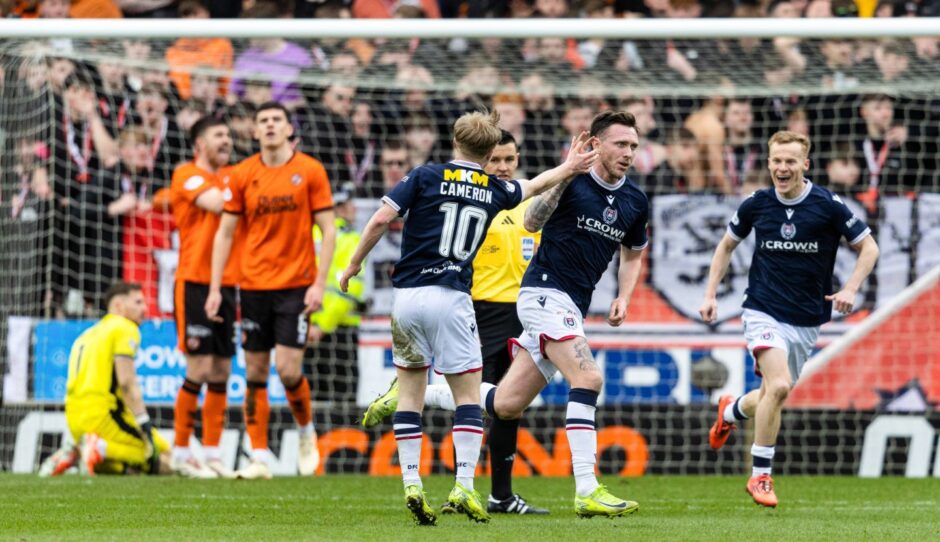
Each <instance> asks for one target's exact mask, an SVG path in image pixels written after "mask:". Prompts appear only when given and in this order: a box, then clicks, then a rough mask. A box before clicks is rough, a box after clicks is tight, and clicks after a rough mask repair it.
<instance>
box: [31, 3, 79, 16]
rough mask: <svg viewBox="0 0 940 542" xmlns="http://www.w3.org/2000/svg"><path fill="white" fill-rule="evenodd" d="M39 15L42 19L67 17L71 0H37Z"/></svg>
mask: <svg viewBox="0 0 940 542" xmlns="http://www.w3.org/2000/svg"><path fill="white" fill-rule="evenodd" d="M38 5H39V16H40V17H41V18H43V19H67V18H68V17H69V8H70V7H71V6H72V1H71V0H39V2H38Z"/></svg>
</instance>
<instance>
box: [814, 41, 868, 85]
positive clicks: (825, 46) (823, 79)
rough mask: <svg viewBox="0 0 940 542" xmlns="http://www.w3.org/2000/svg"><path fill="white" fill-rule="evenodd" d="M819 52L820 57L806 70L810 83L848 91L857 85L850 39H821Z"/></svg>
mask: <svg viewBox="0 0 940 542" xmlns="http://www.w3.org/2000/svg"><path fill="white" fill-rule="evenodd" d="M819 54H820V55H821V57H822V58H821V59H817V60H816V61H814V62H812V64H811V66H812V69H811V70H808V71H807V78H808V79H809V82H810V83H811V84H819V85H820V86H822V87H823V88H824V89H827V90H835V91H839V92H845V91H850V90H852V89H853V88H855V87H857V86H858V85H859V80H858V78H857V77H855V76H854V75H853V73H854V71H855V70H854V68H855V57H854V56H853V51H852V42H851V41H850V40H847V39H842V38H833V39H827V40H823V41H822V43H820V44H819Z"/></svg>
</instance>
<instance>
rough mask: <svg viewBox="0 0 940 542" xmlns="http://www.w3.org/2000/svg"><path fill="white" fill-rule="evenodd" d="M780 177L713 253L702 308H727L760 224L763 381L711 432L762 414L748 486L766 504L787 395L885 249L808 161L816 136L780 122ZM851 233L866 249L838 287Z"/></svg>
mask: <svg viewBox="0 0 940 542" xmlns="http://www.w3.org/2000/svg"><path fill="white" fill-rule="evenodd" d="M768 148H769V152H770V155H769V158H768V167H769V169H770V176H771V178H772V180H773V187H771V188H767V189H764V190H758V191H757V192H754V193H753V194H751V195H750V196H749V197H748V198H747V199H745V200H744V202H743V203H741V206H740V207H739V208H738V210H737V212H736V213H735V214H734V216H733V217H732V218H731V223H730V224H728V231H727V232H726V233H725V235H724V237H723V238H722V240H721V242H720V243H719V244H718V247H717V248H716V249H715V256H714V257H713V258H712V264H711V269H710V271H709V275H708V285H707V287H706V289H705V299H704V301H703V302H702V307H701V309H699V313H700V314H701V316H702V319H703V320H705V321H706V322H714V321H715V320H716V319H717V317H718V302H717V300H716V292H717V289H718V284H719V283H720V282H721V280H722V278H723V277H724V276H725V273H726V272H727V270H728V265H729V263H730V261H731V254H732V252H734V249H735V248H736V247H737V246H738V243H740V242H741V240H743V239H744V238H745V237H747V236H748V235H749V234H750V233H751V230H753V231H754V235H755V237H756V241H757V242H756V249H755V251H754V257H753V260H752V261H751V269H750V272H749V274H748V288H747V291H746V293H745V297H744V314H743V321H744V337H745V339H747V347H748V350H750V352H751V355H752V356H753V357H754V360H755V367H754V369H755V371H757V373H758V374H759V375H761V376H762V378H763V379H762V381H761V387H760V388H759V389H757V390H753V391H751V392H749V393H747V394H745V395H742V396H741V397H738V398H734V397H732V396H730V395H727V396H724V397H722V398H721V399H720V400H719V402H718V419H717V420H716V421H715V424H714V425H712V427H711V430H710V431H709V433H708V441H709V444H710V445H711V447H712V448H714V449H716V450H717V449H719V448H721V447H722V446H724V444H725V441H727V439H728V435H729V434H730V433H731V430H732V429H734V428H735V422H737V421H739V420H745V419H747V418H751V417H753V418H754V444H753V446H751V456H752V458H753V470H752V475H751V478H750V480H749V481H748V483H747V491H748V493H750V494H751V496H752V497H753V498H754V501H755V502H756V503H757V504H760V505H763V506H769V507H775V506H777V496H776V494H775V493H774V481H773V478H772V477H771V469H772V465H773V457H774V445H775V444H776V442H777V433H778V432H779V430H780V412H781V410H782V409H783V403H784V401H785V400H786V398H787V395H788V394H789V392H790V388H792V387H793V385H794V384H795V383H796V381H797V380H798V379H799V377H800V373H801V372H802V370H803V366H804V364H805V363H806V360H807V359H808V358H809V356H810V355H811V354H812V352H813V348H814V346H815V345H816V337H817V336H818V334H819V326H820V325H822V324H824V323H826V322H828V321H829V319H830V317H831V314H832V309H833V308H835V310H837V311H839V312H841V313H843V314H846V313H849V312H851V311H852V308H853V306H854V304H855V296H856V294H857V292H858V289H859V287H860V286H861V284H862V282H863V281H864V280H865V278H866V277H867V276H868V274H869V273H871V270H872V268H873V267H874V265H875V261H876V260H877V259H878V245H877V244H876V243H875V240H874V238H873V237H872V235H871V230H869V229H868V226H866V225H865V223H864V222H863V221H862V220H860V219H859V218H858V217H856V216H855V215H853V214H852V212H851V211H850V210H849V209H848V207H846V206H845V204H844V203H843V202H842V200H841V199H839V197H838V196H836V195H834V194H832V193H831V192H829V191H828V190H826V189H825V188H821V187H819V186H816V185H814V184H813V183H812V182H810V180H809V179H807V178H805V177H804V176H803V174H804V173H805V172H806V170H807V169H809V151H810V142H809V139H808V138H807V137H806V136H803V135H801V134H797V133H795V132H786V131H783V132H777V133H776V134H774V135H773V136H772V137H771V138H770V141H769V143H768ZM842 237H845V238H846V240H848V242H849V244H850V245H851V246H852V248H853V249H854V250H855V251H857V252H858V261H857V262H856V265H855V270H854V271H853V272H852V276H851V277H850V278H849V280H848V281H847V282H846V284H845V285H844V286H843V287H842V289H841V290H839V291H838V292H835V293H832V272H833V269H834V266H835V261H836V251H837V250H838V248H839V241H840V239H841V238H842Z"/></svg>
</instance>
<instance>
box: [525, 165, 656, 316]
mask: <svg viewBox="0 0 940 542" xmlns="http://www.w3.org/2000/svg"><path fill="white" fill-rule="evenodd" d="M648 219H649V200H647V198H646V194H644V193H643V191H642V190H640V188H639V187H637V185H635V184H633V181H631V180H630V179H628V178H627V177H623V178H621V179H620V180H619V181H618V182H617V183H616V184H608V183H606V182H604V181H603V180H601V179H600V178H599V177H597V176H596V174H595V173H594V171H593V170H592V171H590V172H589V173H585V174H582V175H578V176H577V177H575V178H574V179H573V180H572V181H571V184H570V185H568V188H566V189H565V192H564V193H563V194H562V196H561V199H560V200H559V201H558V207H557V208H556V209H555V212H554V213H552V216H551V217H550V218H549V219H548V222H546V223H545V227H544V228H543V229H542V244H541V245H539V249H538V251H537V252H536V253H535V257H534V258H533V259H532V262H531V263H530V264H529V268H528V269H527V270H526V273H525V275H524V276H523V277H522V286H523V287H526V286H528V287H533V288H554V289H556V290H561V291H562V292H565V293H566V294H568V296H569V297H570V298H571V300H572V301H574V303H575V304H576V305H577V306H578V308H579V309H581V314H582V315H587V310H588V307H589V306H590V305H591V294H593V293H594V287H595V286H596V285H597V281H599V280H600V279H601V275H603V274H604V271H606V270H607V266H608V265H609V264H610V260H611V258H612V257H613V255H614V253H615V252H616V251H617V247H618V246H621V245H623V246H624V247H626V248H628V249H631V250H643V249H644V248H645V247H646V245H647V243H648V239H647V237H646V223H647V221H648Z"/></svg>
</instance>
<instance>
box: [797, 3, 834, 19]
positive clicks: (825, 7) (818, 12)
mask: <svg viewBox="0 0 940 542" xmlns="http://www.w3.org/2000/svg"><path fill="white" fill-rule="evenodd" d="M803 16H804V17H806V18H807V19H816V18H823V17H832V1H831V0H812V1H811V2H810V3H809V4H807V6H806V11H805V12H804V13H803Z"/></svg>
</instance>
